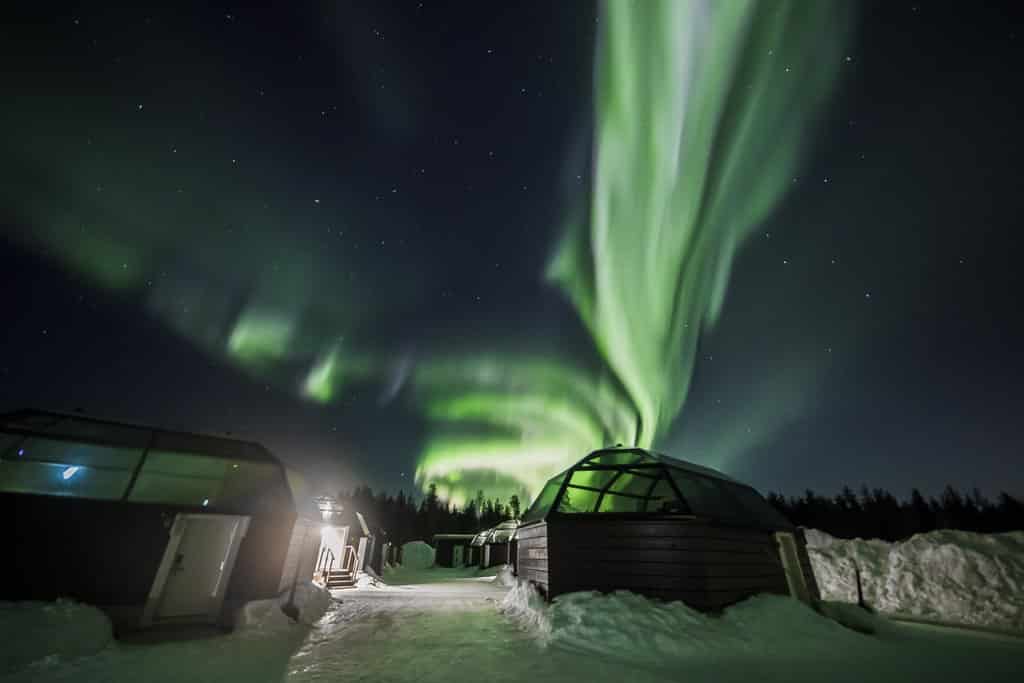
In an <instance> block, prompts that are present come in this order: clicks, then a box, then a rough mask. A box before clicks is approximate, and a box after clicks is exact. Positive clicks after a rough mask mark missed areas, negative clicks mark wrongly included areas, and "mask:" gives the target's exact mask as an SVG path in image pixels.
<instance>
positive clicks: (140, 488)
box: [128, 472, 221, 505]
mask: <svg viewBox="0 0 1024 683" xmlns="http://www.w3.org/2000/svg"><path fill="white" fill-rule="evenodd" d="M220 485H221V482H220V480H219V479H203V478H200V477H175V476H174V475H170V474H154V473H152V472H150V473H148V474H147V473H144V472H143V473H140V474H139V478H138V479H137V480H135V486H133V487H132V492H131V494H130V495H129V496H128V500H131V501H134V502H136V503H174V504H177V505H203V501H207V503H208V504H213V503H215V502H216V501H217V494H218V493H220Z"/></svg>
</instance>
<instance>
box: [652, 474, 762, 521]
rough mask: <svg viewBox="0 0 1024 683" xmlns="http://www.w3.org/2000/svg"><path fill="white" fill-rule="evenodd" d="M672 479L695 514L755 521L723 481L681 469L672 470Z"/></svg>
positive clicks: (730, 519) (723, 518)
mask: <svg viewBox="0 0 1024 683" xmlns="http://www.w3.org/2000/svg"><path fill="white" fill-rule="evenodd" d="M672 479H673V480H674V481H675V482H676V486H678V487H679V490H680V492H681V493H682V494H683V498H685V499H686V502H687V503H688V504H689V506H690V509H691V510H692V511H693V513H694V514H696V515H700V516H702V517H709V518H712V519H722V520H727V521H744V522H751V521H754V518H753V516H752V515H751V514H750V513H749V512H748V511H747V510H745V509H744V508H743V507H741V506H740V505H739V503H737V502H736V500H735V499H734V498H733V497H732V496H731V495H730V494H729V493H728V492H727V491H725V490H724V488H723V487H722V483H723V482H719V481H718V480H715V479H712V478H710V477H704V476H701V475H699V474H693V473H691V472H687V471H686V470H680V469H673V470H672Z"/></svg>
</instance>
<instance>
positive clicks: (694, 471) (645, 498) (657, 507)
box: [523, 448, 792, 529]
mask: <svg viewBox="0 0 1024 683" xmlns="http://www.w3.org/2000/svg"><path fill="white" fill-rule="evenodd" d="M601 513H618V514H642V515H651V516H657V515H692V516H694V517H700V518H705V519H709V520H714V521H719V522H724V523H728V524H735V525H741V526H755V527H768V528H783V529H789V528H792V524H791V523H790V522H789V521H788V520H786V518H785V517H783V516H782V515H781V514H780V513H779V512H778V511H777V510H776V509H775V508H773V507H772V506H771V505H770V504H769V503H768V501H766V500H765V499H764V498H762V497H761V494H759V493H758V492H757V491H755V490H754V489H753V488H751V487H749V486H747V485H745V484H741V483H740V482H738V481H736V480H735V479H732V478H730V477H728V476H726V475H724V474H722V473H721V472H716V471H715V470H712V469H709V468H707V467H701V466H700V465H695V464H693V463H688V462H684V461H682V460H676V459H675V458H670V457H668V456H666V455H663V454H661V453H654V452H651V451H647V450H643V449H640V448H606V449H602V450H598V451H594V452H593V453H591V454H590V455H588V456H587V457H585V458H583V459H582V460H580V461H579V462H578V463H576V464H575V465H573V466H572V467H570V468H569V469H568V470H566V471H565V472H562V473H560V474H558V475H557V476H555V477H553V478H552V479H551V480H550V481H548V483H547V484H546V485H545V486H544V488H543V489H542V490H541V492H540V494H539V495H538V496H537V498H536V500H534V502H533V504H532V505H531V506H530V508H529V509H528V510H527V511H526V514H524V515H523V523H524V524H525V523H528V522H534V521H537V520H541V519H545V518H547V517H549V515H552V514H557V515H573V514H601Z"/></svg>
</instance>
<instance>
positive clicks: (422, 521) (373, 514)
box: [338, 485, 523, 545]
mask: <svg viewBox="0 0 1024 683" xmlns="http://www.w3.org/2000/svg"><path fill="white" fill-rule="evenodd" d="M338 498H339V502H340V503H341V504H342V505H343V506H345V507H349V506H351V508H352V509H353V510H358V511H359V512H361V513H362V514H363V515H365V516H366V518H367V522H368V523H369V524H370V525H371V526H377V527H379V528H380V529H382V530H383V531H384V534H385V540H387V541H389V542H391V543H395V544H398V545H401V544H402V543H406V542H408V541H426V542H427V543H430V542H431V539H433V537H434V534H475V533H476V532H478V531H483V530H484V529H490V528H491V527H494V526H496V525H497V524H499V523H501V522H503V521H505V520H507V519H514V518H517V517H519V515H520V514H521V512H523V510H521V509H520V502H519V498H518V497H517V496H512V497H511V498H509V499H508V500H507V501H503V500H499V499H497V498H493V499H492V498H488V497H487V496H486V495H484V492H483V491H480V492H479V493H477V495H476V498H475V499H474V500H471V501H469V502H468V503H467V504H466V505H465V506H463V507H461V508H459V507H457V506H453V505H451V504H450V503H448V502H447V501H443V500H441V499H440V498H439V497H438V495H437V491H436V490H435V488H434V487H433V485H431V486H430V488H429V489H428V490H427V493H426V495H424V496H422V498H420V499H419V500H417V499H416V498H414V497H413V496H410V495H407V494H406V493H405V492H404V491H399V492H398V494H397V495H391V494H388V493H378V494H374V492H373V489H371V488H370V487H368V486H361V487H357V488H356V489H355V490H353V491H350V492H342V493H341V494H340V495H339V496H338Z"/></svg>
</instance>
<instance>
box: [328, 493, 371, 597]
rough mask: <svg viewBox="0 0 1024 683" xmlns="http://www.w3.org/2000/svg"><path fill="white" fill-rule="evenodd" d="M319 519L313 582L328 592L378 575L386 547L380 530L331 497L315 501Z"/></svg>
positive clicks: (359, 513) (359, 514) (351, 585)
mask: <svg viewBox="0 0 1024 683" xmlns="http://www.w3.org/2000/svg"><path fill="white" fill-rule="evenodd" d="M316 502H317V507H319V509H320V512H321V515H322V517H323V526H322V527H321V529H320V539H321V540H320V550H319V552H318V553H317V561H316V570H315V573H314V576H315V580H316V581H317V582H318V583H321V584H323V585H324V586H325V587H326V588H328V589H331V590H340V589H344V588H353V587H355V586H356V584H357V581H358V579H359V575H360V574H361V573H363V572H372V573H373V574H375V575H376V576H378V577H379V576H381V575H382V573H383V571H384V563H385V561H386V554H387V553H388V550H389V546H390V544H389V543H387V542H385V541H384V540H382V539H383V538H384V537H385V532H384V530H383V529H380V528H379V527H376V526H374V525H373V524H372V523H371V522H369V521H368V520H367V519H366V517H365V516H364V515H363V514H362V513H361V512H359V511H358V510H354V509H352V508H350V507H346V506H343V505H342V504H341V503H340V502H339V501H337V500H336V499H335V498H332V497H331V496H320V497H318V498H317V499H316Z"/></svg>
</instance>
